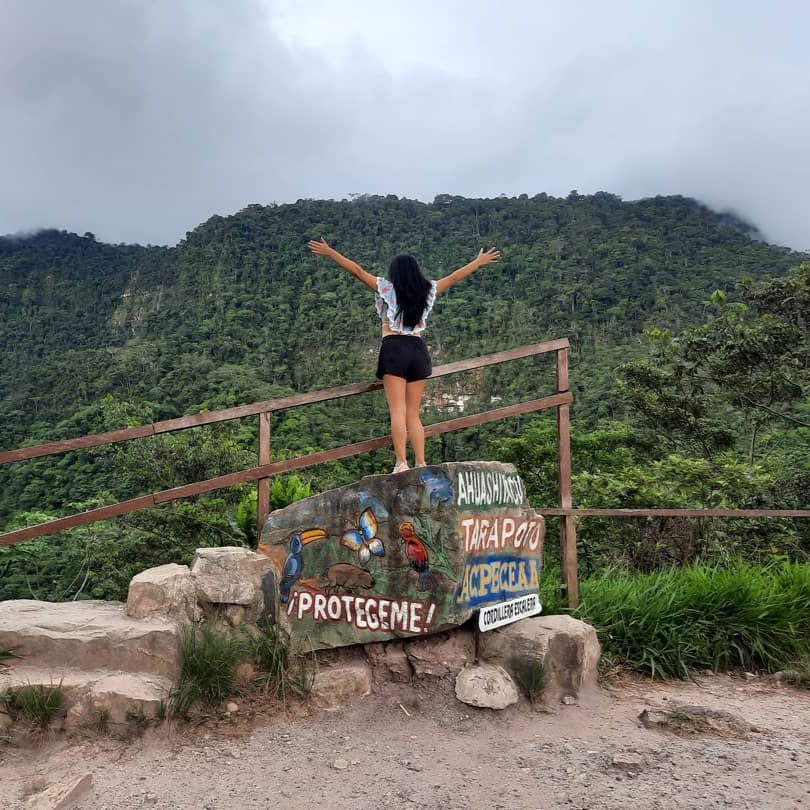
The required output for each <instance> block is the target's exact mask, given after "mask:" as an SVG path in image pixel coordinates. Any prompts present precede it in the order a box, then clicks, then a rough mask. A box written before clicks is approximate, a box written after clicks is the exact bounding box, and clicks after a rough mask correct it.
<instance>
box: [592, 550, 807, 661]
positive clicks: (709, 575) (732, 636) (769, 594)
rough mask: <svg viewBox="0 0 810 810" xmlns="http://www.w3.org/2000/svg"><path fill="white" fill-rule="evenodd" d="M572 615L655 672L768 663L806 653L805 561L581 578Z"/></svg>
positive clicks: (616, 651)
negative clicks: (800, 562) (578, 594)
mask: <svg viewBox="0 0 810 810" xmlns="http://www.w3.org/2000/svg"><path fill="white" fill-rule="evenodd" d="M581 596H582V599H581V603H580V606H579V608H578V610H577V615H578V616H579V617H580V618H582V619H584V620H585V621H588V622H590V623H591V624H593V625H594V626H595V627H596V628H597V630H598V631H599V633H600V637H601V640H602V644H603V647H604V649H605V651H606V652H608V654H613V655H616V656H618V657H619V658H620V659H621V660H623V661H624V662H625V664H626V665H627V666H629V667H631V668H633V669H637V670H640V671H643V672H647V673H649V674H650V675H652V676H653V677H688V676H690V674H691V673H692V672H693V671H694V670H697V669H704V668H711V669H714V670H727V669H730V668H735V667H739V668H743V669H746V670H758V669H761V670H766V671H774V670H777V669H782V668H784V667H786V666H789V665H790V664H791V663H792V662H795V661H797V660H802V659H803V658H806V657H807V655H808V650H809V649H810V648H809V647H808V638H810V566H807V565H801V564H793V563H783V564H774V565H771V566H767V567H758V566H753V565H749V564H747V563H744V562H742V561H739V560H736V561H733V562H732V563H731V564H730V565H729V566H726V567H721V566H710V565H702V564H696V565H692V566H689V567H687V568H684V569H677V570H676V569H673V570H669V571H662V572H659V573H655V574H635V575H634V574H629V573H626V572H622V571H617V570H615V569H614V570H609V571H606V572H604V573H602V574H601V575H599V576H597V577H593V578H591V579H587V580H584V581H583V583H582V587H581Z"/></svg>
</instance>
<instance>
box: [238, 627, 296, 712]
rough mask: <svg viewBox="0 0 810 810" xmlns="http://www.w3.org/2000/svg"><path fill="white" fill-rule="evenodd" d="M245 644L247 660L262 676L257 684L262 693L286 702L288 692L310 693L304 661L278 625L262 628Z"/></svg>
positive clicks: (248, 638) (249, 637)
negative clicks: (262, 690)
mask: <svg viewBox="0 0 810 810" xmlns="http://www.w3.org/2000/svg"><path fill="white" fill-rule="evenodd" d="M246 641H247V645H248V651H249V653H250V658H251V660H252V662H253V664H254V666H255V667H256V668H257V669H258V670H259V672H260V673H261V674H260V675H259V676H258V677H257V678H256V682H257V683H259V684H260V685H261V686H262V687H263V689H264V692H265V694H273V695H275V696H276V697H279V698H281V699H282V700H286V698H287V693H288V692H289V691H293V692H295V693H297V694H299V695H303V694H306V693H308V692H309V691H310V688H311V686H312V674H311V673H310V672H309V671H308V669H307V667H306V661H305V659H304V657H303V656H300V655H296V654H295V653H294V652H293V651H292V650H291V649H290V641H289V638H288V637H287V635H286V634H285V633H284V631H282V630H281V629H280V628H279V627H278V625H276V624H265V625H261V626H260V627H259V628H258V632H256V633H254V634H252V635H250V636H248V637H247V639H246Z"/></svg>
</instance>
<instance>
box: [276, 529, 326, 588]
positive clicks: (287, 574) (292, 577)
mask: <svg viewBox="0 0 810 810" xmlns="http://www.w3.org/2000/svg"><path fill="white" fill-rule="evenodd" d="M326 536H327V534H326V532H325V531H324V530H323V529H306V530H304V531H302V532H293V533H292V534H291V535H290V553H289V554H288V555H287V558H286V559H285V560H284V565H283V567H282V569H281V582H280V583H279V586H278V594H279V599H280V600H281V601H282V602H283V603H286V602H289V601H290V590H291V589H292V586H293V585H295V583H296V582H298V579H299V578H300V576H301V574H302V573H303V570H304V546H305V545H306V544H307V543H311V542H312V541H313V540H323V539H324V538H325V537H326Z"/></svg>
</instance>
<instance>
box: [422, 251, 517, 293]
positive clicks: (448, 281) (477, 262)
mask: <svg viewBox="0 0 810 810" xmlns="http://www.w3.org/2000/svg"><path fill="white" fill-rule="evenodd" d="M500 258H501V252H500V250H498V248H490V249H489V250H486V251H485V250H484V249H483V248H481V250H479V251H478V255H477V256H476V257H475V258H474V259H473V260H472V261H471V262H470V263H469V264H465V265H464V267H459V268H458V270H454V271H453V272H452V273H450V274H449V275H447V276H445V277H444V278H440V279H439V280H438V281H437V282H436V292H437V293H443V292H444V291H445V290H448V289H450V287H452V286H453V285H454V284H458V282H459V281H461V280H462V279H463V278H467V276H469V275H470V273H474V272H475V271H476V270H477V269H478V268H479V267H483V266H484V265H485V264H492V262H497V261H498V259H500Z"/></svg>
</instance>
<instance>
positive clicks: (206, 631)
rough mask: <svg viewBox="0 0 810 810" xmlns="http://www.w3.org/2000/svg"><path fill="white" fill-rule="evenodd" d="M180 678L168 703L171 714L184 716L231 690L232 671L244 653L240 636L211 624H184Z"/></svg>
mask: <svg viewBox="0 0 810 810" xmlns="http://www.w3.org/2000/svg"><path fill="white" fill-rule="evenodd" d="M181 656H182V664H181V669H180V682H179V684H178V686H177V689H175V691H174V692H173V694H172V696H171V699H170V704H171V711H172V714H174V715H175V716H180V717H183V716H186V715H187V714H188V713H189V711H190V710H191V709H192V708H193V707H194V706H195V705H198V704H202V705H204V706H207V707H209V708H213V707H215V706H216V705H217V704H218V703H221V702H222V701H223V700H224V699H225V698H226V697H228V695H230V693H231V687H232V686H233V680H234V673H235V672H236V668H237V667H238V666H239V664H240V663H242V661H245V660H246V659H247V657H248V654H247V650H246V644H245V639H244V637H242V636H240V635H236V634H233V633H225V632H222V631H221V630H218V629H217V628H216V627H215V626H214V625H213V624H202V625H195V624H192V625H187V626H186V627H185V628H184V630H183V635H182V641H181Z"/></svg>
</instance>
